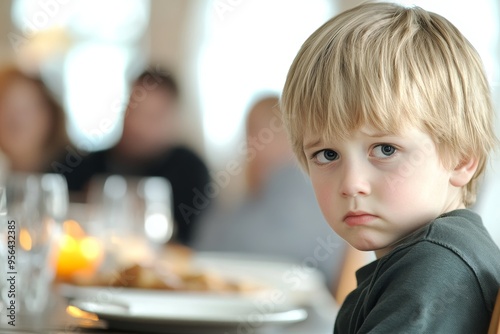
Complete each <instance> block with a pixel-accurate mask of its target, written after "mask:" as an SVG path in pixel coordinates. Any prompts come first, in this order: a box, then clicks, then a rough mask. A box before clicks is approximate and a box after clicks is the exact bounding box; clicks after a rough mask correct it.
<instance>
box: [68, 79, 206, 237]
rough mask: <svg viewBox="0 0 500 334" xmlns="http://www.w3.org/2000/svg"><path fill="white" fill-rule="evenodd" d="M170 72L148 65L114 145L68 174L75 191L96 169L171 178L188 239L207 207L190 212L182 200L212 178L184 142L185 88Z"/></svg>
mask: <svg viewBox="0 0 500 334" xmlns="http://www.w3.org/2000/svg"><path fill="white" fill-rule="evenodd" d="M166 73H167V72H165V71H159V70H155V71H145V72H143V73H142V74H141V75H140V76H139V77H138V78H137V79H136V80H135V81H134V83H133V86H132V92H131V95H130V98H129V102H128V106H127V109H126V111H125V114H124V119H123V133H122V136H121V138H120V140H119V142H118V143H117V144H116V145H115V146H113V147H112V148H110V149H107V150H103V151H98V152H94V153H91V154H89V155H88V156H87V157H85V158H84V159H83V161H82V163H81V164H79V165H78V166H76V167H75V168H74V169H73V170H72V171H71V172H68V173H65V175H66V178H67V180H68V184H69V189H70V191H73V192H74V191H82V190H85V187H86V185H87V184H88V182H89V181H90V179H91V178H92V177H93V176H95V175H102V174H119V175H124V176H162V177H165V178H167V179H168V180H169V181H170V183H171V185H172V191H173V202H174V203H173V204H174V219H175V221H176V229H177V233H176V235H175V238H176V240H177V241H179V242H181V243H187V242H188V241H189V239H190V235H191V229H192V227H193V226H194V225H195V223H196V221H197V220H198V218H199V216H200V214H202V211H204V210H198V209H197V210H195V211H189V212H186V211H183V210H182V207H183V206H182V204H184V206H185V207H189V208H192V207H193V201H195V200H196V199H195V197H196V194H197V192H196V190H199V191H203V189H204V187H205V186H206V185H207V184H208V183H209V181H210V180H209V174H208V169H207V167H206V166H205V164H204V162H203V161H202V160H201V159H200V158H199V157H198V156H197V155H196V154H195V153H194V152H192V151H191V150H190V149H188V148H186V147H184V146H181V145H179V144H178V141H177V138H178V133H177V131H178V129H179V119H178V118H179V116H180V115H179V110H178V99H179V88H178V85H177V83H176V81H175V79H174V78H173V77H172V75H170V74H168V73H167V74H166ZM205 199H206V200H207V201H208V198H205ZM203 204H204V206H206V205H207V204H208V203H203ZM203 209H204V208H203Z"/></svg>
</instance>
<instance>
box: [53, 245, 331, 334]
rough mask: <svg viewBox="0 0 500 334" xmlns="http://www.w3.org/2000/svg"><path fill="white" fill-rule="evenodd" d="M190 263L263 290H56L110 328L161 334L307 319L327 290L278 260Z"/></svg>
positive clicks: (218, 256)
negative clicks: (312, 303) (318, 296)
mask: <svg viewBox="0 0 500 334" xmlns="http://www.w3.org/2000/svg"><path fill="white" fill-rule="evenodd" d="M194 265H195V266H197V267H198V268H201V269H204V268H206V269H207V270H210V271H211V272H217V273H219V274H221V275H223V276H225V277H228V278H233V279H238V278H241V279H245V280H247V281H248V280H251V281H254V282H257V283H259V284H262V285H264V286H266V287H268V289H266V290H265V291H264V292H262V293H258V294H254V295H249V294H246V295H245V294H239V293H228V294H223V295H221V294H215V293H194V292H171V291H164V290H146V289H131V288H120V287H76V286H71V285H62V286H61V287H60V288H61V293H62V294H63V295H64V296H66V297H69V298H76V300H74V301H73V304H74V305H75V306H77V307H78V308H80V309H82V310H84V311H88V312H92V313H95V314H97V315H98V316H99V318H101V319H103V320H106V321H107V322H108V323H109V324H110V326H111V327H113V328H120V329H135V330H148V331H159V332H162V333H168V332H172V333H173V332H175V333H199V332H200V328H203V333H211V332H214V333H226V332H227V333H232V332H235V331H236V332H238V331H239V332H240V333H245V332H248V329H249V328H250V329H252V328H257V327H259V328H261V326H264V327H265V326H267V325H283V324H287V323H293V322H298V321H302V320H304V319H305V318H306V317H307V312H306V311H305V310H304V309H303V307H306V306H308V305H309V304H311V302H312V301H313V300H314V299H316V298H315V297H314V296H317V295H318V293H319V294H321V295H324V294H325V290H326V289H325V285H324V281H323V278H322V276H321V274H320V273H319V272H318V271H317V270H313V269H310V268H301V267H300V266H299V265H298V264H295V263H292V262H286V261H282V260H271V259H267V258H262V257H258V256H249V255H243V254H233V253H199V254H197V255H196V256H195V258H194ZM326 293H327V294H328V292H326ZM144 326H147V329H145V327H144ZM238 328H239V329H238ZM208 330H210V331H208ZM224 331H226V332H224Z"/></svg>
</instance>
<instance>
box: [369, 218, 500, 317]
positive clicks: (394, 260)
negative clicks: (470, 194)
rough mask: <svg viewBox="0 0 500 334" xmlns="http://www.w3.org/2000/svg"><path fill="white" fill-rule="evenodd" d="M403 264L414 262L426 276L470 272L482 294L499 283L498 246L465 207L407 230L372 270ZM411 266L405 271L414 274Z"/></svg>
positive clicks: (492, 290) (493, 291) (491, 293)
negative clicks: (414, 229)
mask: <svg viewBox="0 0 500 334" xmlns="http://www.w3.org/2000/svg"><path fill="white" fill-rule="evenodd" d="M417 264H418V265H417ZM407 266H408V267H409V268H412V267H413V268H414V270H416V267H417V266H418V268H419V270H420V275H422V276H428V278H430V279H439V278H442V279H448V277H447V276H448V275H451V274H452V273H455V274H458V273H459V272H461V273H463V274H464V275H470V276H471V278H473V279H474V280H475V281H476V282H477V284H478V288H479V289H480V291H481V294H482V295H483V298H485V297H486V296H495V295H496V293H497V291H498V288H499V287H500V249H499V248H498V246H497V245H496V244H495V242H494V241H493V239H492V238H491V236H490V235H489V233H488V231H487V230H486V228H485V227H484V225H483V223H482V220H481V217H480V216H479V215H478V214H477V213H475V212H473V211H471V210H467V209H461V210H454V211H451V212H448V213H445V214H443V215H441V216H439V217H438V218H436V219H435V220H434V221H432V222H431V223H430V224H428V225H427V226H425V227H423V228H421V229H419V230H417V231H415V232H414V233H412V234H410V235H409V236H408V237H406V238H405V239H404V240H403V241H401V242H400V243H399V244H398V246H397V247H396V248H395V249H394V250H393V251H392V252H390V253H389V254H387V255H386V256H385V257H383V258H381V259H380V262H379V263H378V265H377V267H376V269H375V271H374V274H375V276H377V275H380V274H381V273H382V272H385V271H387V270H389V271H391V269H390V267H393V268H392V269H393V270H394V269H396V268H399V269H401V268H405V267H407ZM396 270H397V269H396ZM414 270H409V272H413V275H415V274H416V273H415V272H414ZM422 271H425V272H422ZM416 279H418V277H415V280H416ZM486 298H487V297H486ZM487 308H489V305H488V306H487Z"/></svg>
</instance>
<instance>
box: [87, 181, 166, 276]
mask: <svg viewBox="0 0 500 334" xmlns="http://www.w3.org/2000/svg"><path fill="white" fill-rule="evenodd" d="M88 203H89V205H90V207H91V208H92V211H93V214H92V215H91V219H92V224H91V226H93V227H94V229H93V231H91V233H93V234H94V235H99V236H100V237H101V239H102V240H103V243H104V245H105V247H106V251H107V255H108V256H107V257H106V259H107V263H106V265H107V266H108V267H116V266H119V267H120V266H124V265H126V264H130V263H134V264H145V265H147V264H150V263H152V262H154V261H155V259H156V256H157V255H158V252H159V251H160V250H161V249H162V247H163V246H164V245H165V244H166V243H167V242H168V241H169V240H170V238H171V237H172V234H173V230H174V223H173V215H172V190H171V186H170V183H169V182H168V180H167V179H165V178H162V177H124V176H120V175H110V176H97V177H95V178H94V179H93V180H92V181H91V186H90V189H89V199H88Z"/></svg>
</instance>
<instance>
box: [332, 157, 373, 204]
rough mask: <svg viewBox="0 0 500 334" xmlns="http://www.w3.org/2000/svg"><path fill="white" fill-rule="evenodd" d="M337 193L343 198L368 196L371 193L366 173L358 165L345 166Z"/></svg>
mask: <svg viewBox="0 0 500 334" xmlns="http://www.w3.org/2000/svg"><path fill="white" fill-rule="evenodd" d="M339 191H340V195H341V196H343V197H354V196H358V195H359V196H366V195H369V194H370V193H371V186H370V183H369V181H368V174H367V171H366V170H364V168H363V167H362V166H359V165H358V166H355V165H353V164H349V165H345V166H344V170H343V175H342V179H341V181H340V189H339Z"/></svg>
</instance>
